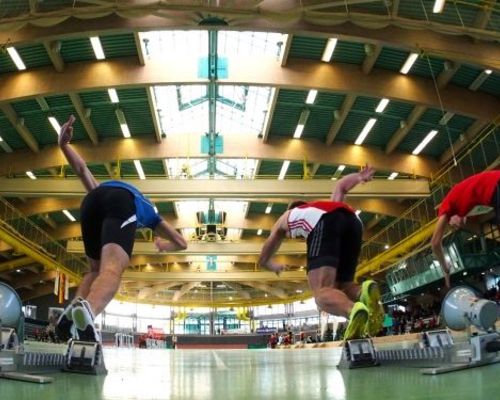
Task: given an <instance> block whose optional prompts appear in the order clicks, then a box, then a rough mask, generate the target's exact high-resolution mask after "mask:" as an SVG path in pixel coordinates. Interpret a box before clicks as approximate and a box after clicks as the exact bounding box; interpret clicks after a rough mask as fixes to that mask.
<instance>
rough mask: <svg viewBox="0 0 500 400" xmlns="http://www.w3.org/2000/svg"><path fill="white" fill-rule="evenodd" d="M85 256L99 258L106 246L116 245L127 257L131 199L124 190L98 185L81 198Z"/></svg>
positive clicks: (130, 242)
mask: <svg viewBox="0 0 500 400" xmlns="http://www.w3.org/2000/svg"><path fill="white" fill-rule="evenodd" d="M80 211H81V221H82V222H81V224H82V236H83V243H84V245H85V254H86V255H87V256H88V257H90V258H92V259H94V260H100V259H101V249H102V248H103V246H104V245H106V244H108V243H115V244H117V245H119V246H120V247H121V248H122V249H123V250H124V251H125V252H126V253H127V254H128V255H129V257H130V255H131V254H132V248H133V247H134V239H135V230H136V228H137V222H136V218H135V203H134V196H133V194H132V193H130V192H129V191H128V190H126V189H122V188H117V187H110V186H98V187H96V188H95V189H93V190H92V191H90V192H89V193H88V194H87V196H85V198H84V199H83V202H82V205H81V207H80Z"/></svg>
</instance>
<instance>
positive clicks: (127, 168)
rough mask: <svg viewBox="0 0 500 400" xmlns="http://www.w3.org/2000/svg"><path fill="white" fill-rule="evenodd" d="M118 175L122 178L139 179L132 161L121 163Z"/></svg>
mask: <svg viewBox="0 0 500 400" xmlns="http://www.w3.org/2000/svg"><path fill="white" fill-rule="evenodd" d="M120 175H121V177H122V178H132V179H139V175H138V174H137V170H136V169H135V165H134V162H133V161H122V162H121V164H120Z"/></svg>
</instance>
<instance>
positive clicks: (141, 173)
mask: <svg viewBox="0 0 500 400" xmlns="http://www.w3.org/2000/svg"><path fill="white" fill-rule="evenodd" d="M134 166H135V169H136V170H137V174H138V175H139V179H142V180H144V179H146V175H144V170H143V169H142V165H141V162H140V161H139V160H134Z"/></svg>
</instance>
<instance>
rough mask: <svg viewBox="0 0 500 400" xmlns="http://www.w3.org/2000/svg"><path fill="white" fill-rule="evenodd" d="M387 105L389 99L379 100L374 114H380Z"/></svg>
mask: <svg viewBox="0 0 500 400" xmlns="http://www.w3.org/2000/svg"><path fill="white" fill-rule="evenodd" d="M387 104H389V99H382V100H380V102H379V103H378V106H377V108H376V109H375V112H377V113H381V112H382V111H384V110H385V108H386V107H387Z"/></svg>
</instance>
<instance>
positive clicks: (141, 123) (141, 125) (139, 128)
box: [120, 100, 155, 137]
mask: <svg viewBox="0 0 500 400" xmlns="http://www.w3.org/2000/svg"><path fill="white" fill-rule="evenodd" d="M120 108H121V109H122V111H123V113H124V114H125V119H126V120H127V124H128V126H129V129H130V134H131V135H132V137H134V136H144V135H150V136H154V134H155V133H154V132H155V130H154V126H153V119H152V117H151V111H150V108H149V103H148V101H147V100H144V101H142V102H134V103H133V104H131V103H125V104H120Z"/></svg>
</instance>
